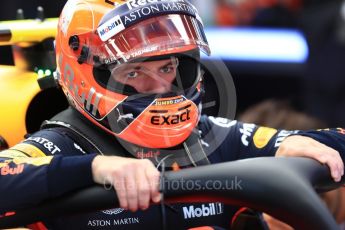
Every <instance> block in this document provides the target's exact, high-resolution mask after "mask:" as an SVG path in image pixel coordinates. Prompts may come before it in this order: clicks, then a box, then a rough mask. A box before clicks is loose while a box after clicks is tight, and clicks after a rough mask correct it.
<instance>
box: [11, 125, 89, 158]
mask: <svg viewBox="0 0 345 230" xmlns="http://www.w3.org/2000/svg"><path fill="white" fill-rule="evenodd" d="M18 146H19V147H20V148H21V151H24V152H27V151H31V150H32V149H37V148H38V149H39V150H40V151H42V152H43V153H44V154H45V155H56V154H62V155H80V154H86V152H85V151H84V150H83V149H82V148H81V147H80V145H79V144H78V143H76V142H75V141H74V140H73V139H72V138H71V137H70V136H69V135H68V134H67V133H65V132H64V131H63V130H62V129H59V128H49V129H42V130H39V131H37V132H35V133H33V134H28V135H26V139H25V140H23V141H22V142H21V143H19V144H17V145H15V146H14V147H13V148H18Z"/></svg>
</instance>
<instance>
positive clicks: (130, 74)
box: [126, 71, 139, 79]
mask: <svg viewBox="0 0 345 230" xmlns="http://www.w3.org/2000/svg"><path fill="white" fill-rule="evenodd" d="M138 75H139V73H138V72H137V71H132V72H129V73H127V74H126V77H127V78H129V79H134V78H136V77H138Z"/></svg>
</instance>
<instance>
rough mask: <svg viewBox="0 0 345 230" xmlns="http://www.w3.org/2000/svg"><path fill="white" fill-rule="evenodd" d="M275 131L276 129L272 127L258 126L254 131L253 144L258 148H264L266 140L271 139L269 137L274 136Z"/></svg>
mask: <svg viewBox="0 0 345 230" xmlns="http://www.w3.org/2000/svg"><path fill="white" fill-rule="evenodd" d="M276 133H277V130H276V129H272V128H266V127H260V128H258V130H257V131H256V132H255V134H254V137H253V140H254V145H255V146H256V147H257V148H258V149H262V148H264V147H265V146H266V145H267V144H268V142H269V141H270V140H271V138H272V137H273V136H274V134H276Z"/></svg>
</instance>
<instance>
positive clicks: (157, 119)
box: [151, 109, 190, 125]
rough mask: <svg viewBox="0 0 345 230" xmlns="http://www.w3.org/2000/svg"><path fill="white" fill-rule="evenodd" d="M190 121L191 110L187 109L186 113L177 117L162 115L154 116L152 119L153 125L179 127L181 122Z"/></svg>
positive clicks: (176, 115)
mask: <svg viewBox="0 0 345 230" xmlns="http://www.w3.org/2000/svg"><path fill="white" fill-rule="evenodd" d="M188 120H190V110H189V109H187V110H186V111H185V112H183V113H181V114H175V115H168V116H164V115H160V116H152V117H151V124H153V125H165V124H166V125H177V124H179V123H181V122H185V121H188Z"/></svg>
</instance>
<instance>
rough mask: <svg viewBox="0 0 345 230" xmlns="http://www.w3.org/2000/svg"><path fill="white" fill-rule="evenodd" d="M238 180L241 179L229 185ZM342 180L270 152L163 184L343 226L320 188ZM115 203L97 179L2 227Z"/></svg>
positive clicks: (172, 194) (172, 175)
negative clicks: (267, 154)
mask: <svg viewBox="0 0 345 230" xmlns="http://www.w3.org/2000/svg"><path fill="white" fill-rule="evenodd" d="M234 181H237V185H236V186H229V183H232V185H233V183H234ZM210 183H211V184H210ZM193 184H194V186H192V185H193ZM216 184H217V186H215V185H216ZM341 184H342V183H335V182H333V180H332V178H331V177H330V173H329V169H328V168H327V166H323V165H320V164H319V163H318V162H316V161H314V160H311V159H307V158H273V157H265V158H255V159H246V160H239V161H234V162H228V163H221V164H215V165H208V166H202V167H197V168H189V169H183V170H180V171H177V172H166V173H164V175H162V181H161V190H162V192H163V194H164V198H165V201H166V202H168V203H179V202H212V201H221V202H224V203H226V204H231V205H237V206H245V207H249V208H252V209H255V210H258V211H263V212H266V213H268V214H270V215H272V216H274V217H276V218H278V219H280V220H282V221H284V222H286V223H288V224H289V225H291V226H293V227H294V228H295V229H314V230H324V229H337V228H338V226H337V224H336V222H335V220H334V219H333V217H332V216H331V214H330V213H329V212H328V210H327V208H326V206H325V205H324V204H323V203H322V202H321V200H320V199H319V197H318V196H317V194H316V192H315V190H316V191H327V190H330V189H333V188H336V187H339V186H340V185H341ZM173 185H174V186H173ZM183 185H184V186H183ZM188 185H189V186H188ZM196 185H197V186H196ZM226 185H228V186H226ZM114 206H118V201H117V197H116V193H115V191H114V190H113V189H108V190H107V189H105V188H104V187H102V186H97V185H95V186H92V187H89V188H85V189H82V190H80V191H75V192H73V193H69V194H65V195H64V196H62V197H59V198H57V199H54V200H50V201H46V202H44V203H42V204H41V205H39V206H35V207H31V208H28V209H23V210H16V214H14V215H11V216H5V217H2V218H0V228H13V227H18V226H24V225H27V224H30V223H34V222H37V221H42V220H45V219H49V218H52V217H56V216H65V215H71V214H76V213H87V212H91V211H96V210H105V209H110V208H114Z"/></svg>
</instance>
